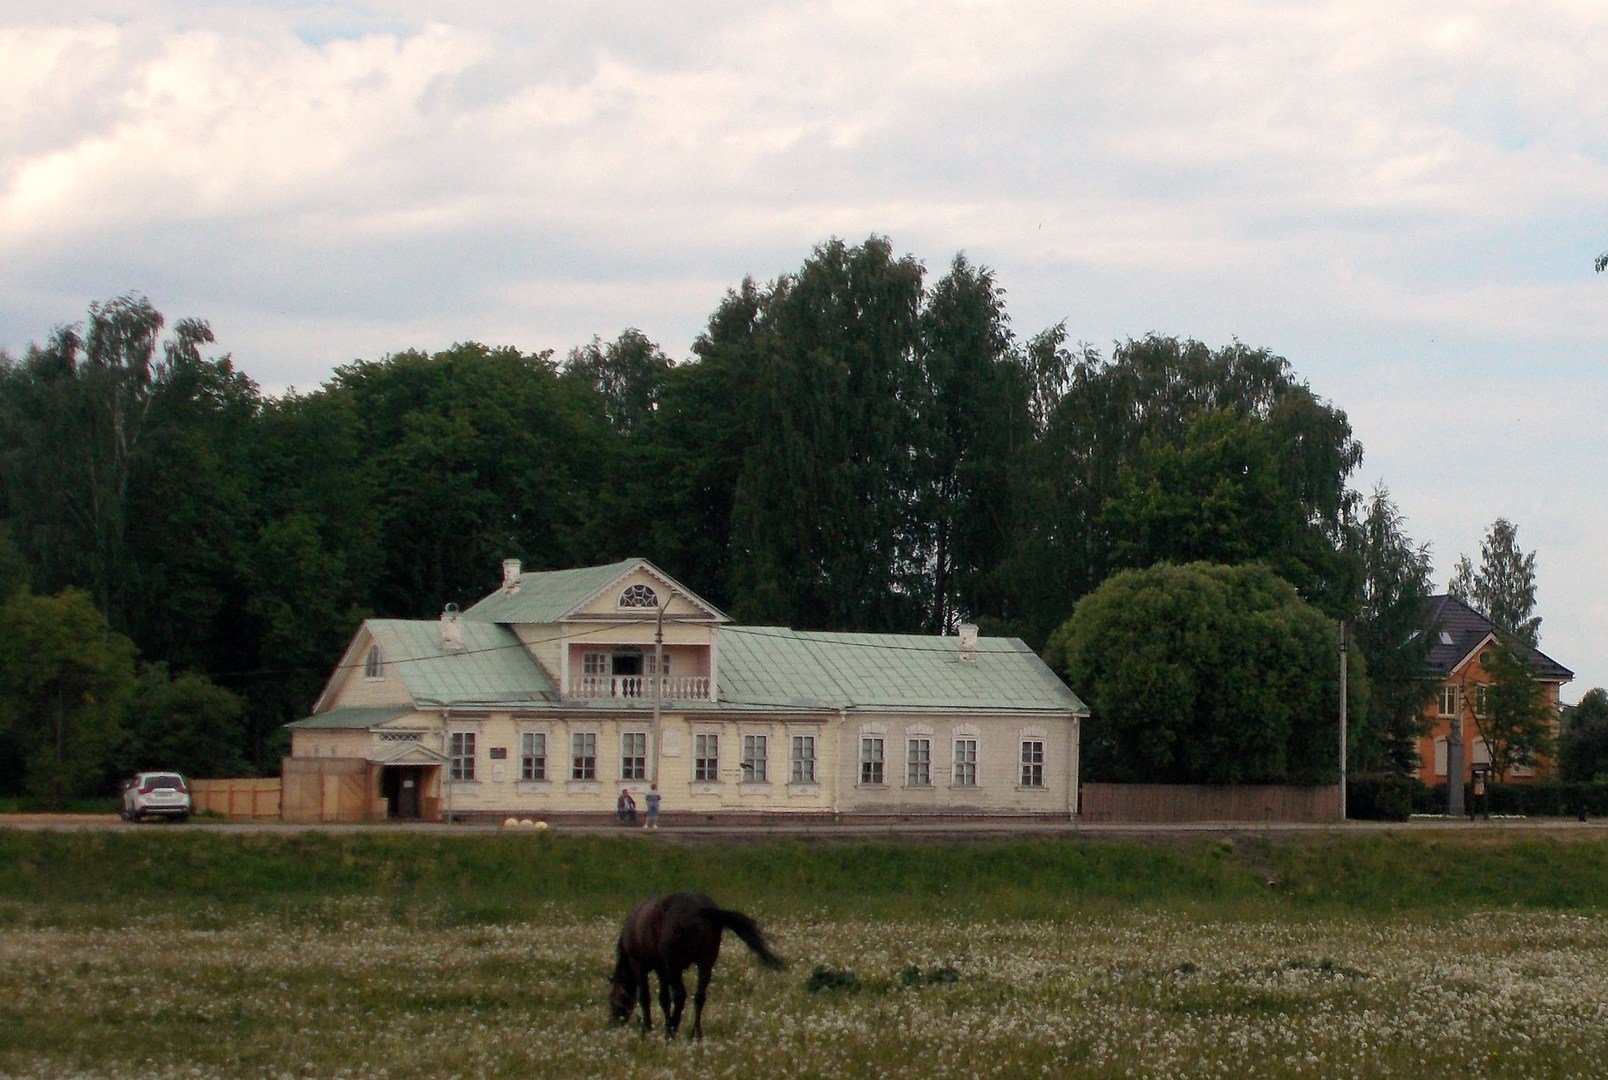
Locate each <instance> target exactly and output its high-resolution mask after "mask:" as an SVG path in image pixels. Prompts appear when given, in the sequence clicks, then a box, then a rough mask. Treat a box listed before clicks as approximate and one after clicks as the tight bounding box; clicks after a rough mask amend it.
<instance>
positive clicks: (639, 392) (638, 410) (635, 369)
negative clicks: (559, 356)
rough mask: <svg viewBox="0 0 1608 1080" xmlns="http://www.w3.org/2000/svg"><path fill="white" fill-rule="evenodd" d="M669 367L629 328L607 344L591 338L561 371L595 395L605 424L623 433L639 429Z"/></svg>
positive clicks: (654, 404)
mask: <svg viewBox="0 0 1608 1080" xmlns="http://www.w3.org/2000/svg"><path fill="white" fill-rule="evenodd" d="M671 366H672V365H671V363H670V359H669V357H667V356H665V354H664V353H663V352H662V351H660V349H659V347H658V346H657V345H655V344H654V343H653V342H652V341H650V340H649V339H648V336H647V335H646V334H644V333H643V332H642V331H640V330H638V329H636V328H635V327H630V328H629V329H627V330H626V331H625V332H624V333H622V334H621V335H620V336H619V338H617V339H616V340H614V341H611V342H609V343H608V344H607V345H605V344H604V343H603V342H602V340H601V339H599V338H596V337H594V338H592V341H591V343H590V344H589V345H583V346H581V347H579V348H575V349H571V350H570V354H569V359H568V361H567V362H566V363H565V372H566V374H567V375H568V376H569V377H571V378H574V379H578V380H580V382H581V383H582V384H583V385H585V386H587V387H588V388H589V389H591V390H592V391H593V392H594V393H596V394H597V395H598V396H599V397H600V398H601V399H602V401H603V413H604V415H605V416H606V417H608V421H609V424H610V425H611V426H612V427H613V428H614V429H615V430H616V431H619V432H621V433H626V432H631V431H635V430H636V429H637V428H639V427H641V426H642V425H643V423H645V422H646V421H647V418H648V416H649V414H651V413H652V412H653V411H654V409H655V408H657V406H658V403H659V395H660V394H661V392H662V391H663V388H664V381H665V376H666V375H667V374H668V373H669V371H670V368H671Z"/></svg>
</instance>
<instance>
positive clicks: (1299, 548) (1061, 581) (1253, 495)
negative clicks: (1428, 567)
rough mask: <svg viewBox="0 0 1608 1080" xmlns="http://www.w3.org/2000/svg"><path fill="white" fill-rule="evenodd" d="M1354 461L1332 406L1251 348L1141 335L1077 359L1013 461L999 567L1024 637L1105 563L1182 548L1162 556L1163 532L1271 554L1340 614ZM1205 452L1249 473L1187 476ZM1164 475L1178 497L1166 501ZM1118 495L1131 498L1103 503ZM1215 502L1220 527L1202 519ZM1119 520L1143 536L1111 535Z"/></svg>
mask: <svg viewBox="0 0 1608 1080" xmlns="http://www.w3.org/2000/svg"><path fill="white" fill-rule="evenodd" d="M1208 417H1210V419H1208ZM1270 454H1271V456H1272V457H1273V459H1274V460H1273V463H1272V464H1271V465H1269V464H1268V463H1267V459H1268V457H1269V455H1270ZM1361 454H1362V451H1361V448H1360V447H1359V446H1358V445H1357V443H1356V440H1355V439H1353V438H1352V435H1351V428H1350V425H1349V422H1348V421H1347V419H1346V416H1345V413H1344V412H1341V411H1340V410H1338V409H1336V408H1334V407H1333V406H1331V405H1328V404H1325V403H1323V402H1321V401H1319V400H1318V399H1317V398H1316V397H1315V396H1314V395H1313V394H1312V392H1311V391H1310V390H1309V389H1308V388H1307V387H1306V386H1305V385H1304V384H1302V383H1300V382H1298V381H1297V380H1296V379H1295V378H1294V377H1293V375H1292V374H1291V372H1290V366H1289V363H1288V361H1286V360H1285V359H1284V358H1282V357H1279V356H1275V355H1273V354H1272V353H1270V352H1268V351H1267V350H1265V349H1253V348H1249V347H1247V346H1244V345H1241V344H1238V343H1235V344H1233V345H1230V346H1227V347H1225V348H1222V349H1217V350H1213V349H1210V348H1208V347H1207V346H1205V345H1203V344H1201V343H1200V342H1197V341H1180V340H1178V339H1176V338H1163V337H1148V338H1144V339H1141V340H1138V341H1128V342H1125V343H1123V344H1122V345H1120V346H1118V347H1117V349H1116V350H1115V352H1114V353H1113V355H1112V357H1111V359H1110V360H1109V361H1103V360H1101V359H1100V357H1099V356H1098V354H1095V353H1093V352H1092V351H1090V352H1087V353H1086V354H1085V355H1084V357H1083V358H1082V359H1080V360H1079V361H1078V362H1077V363H1076V364H1075V365H1074V366H1073V369H1072V373H1071V381H1070V384H1069V386H1068V388H1067V392H1066V394H1065V395H1064V396H1063V397H1062V399H1061V402H1060V404H1059V405H1058V406H1057V407H1056V409H1055V411H1054V413H1053V415H1052V416H1051V418H1050V422H1049V425H1048V428H1047V429H1046V431H1045V433H1044V435H1043V437H1042V438H1041V439H1039V440H1038V441H1037V443H1036V444H1035V445H1034V447H1033V449H1032V451H1031V453H1030V455H1029V458H1028V460H1027V462H1026V464H1025V465H1024V472H1025V473H1026V475H1027V476H1028V478H1029V479H1028V480H1027V482H1026V483H1025V484H1024V485H1023V491H1022V495H1021V497H1020V501H1019V503H1018V505H1019V507H1020V509H1019V510H1018V512H1017V513H1016V514H1015V516H1014V517H1015V524H1016V531H1015V537H1014V541H1013V544H1012V550H1011V555H1010V558H1009V560H1008V563H1007V570H1006V573H1005V575H1004V577H1005V578H1006V579H1008V581H1009V593H1010V598H1011V604H1012V607H1013V610H1014V611H1015V612H1016V613H1018V616H1019V619H1020V623H1021V626H1022V630H1023V633H1024V634H1025V635H1026V636H1027V637H1029V638H1030V639H1032V640H1043V639H1044V638H1045V637H1046V636H1047V634H1048V633H1049V631H1050V629H1052V628H1053V627H1054V626H1056V625H1058V624H1059V623H1060V622H1061V621H1062V620H1063V619H1064V618H1065V617H1066V612H1067V611H1069V610H1071V608H1072V605H1073V604H1075V603H1076V602H1077V600H1078V598H1079V597H1081V596H1083V595H1085V594H1086V593H1088V592H1089V591H1090V590H1092V589H1093V588H1094V587H1095V586H1096V585H1098V584H1099V583H1100V582H1101V581H1102V580H1103V579H1104V578H1105V577H1106V575H1108V574H1109V573H1110V572H1111V571H1112V570H1113V569H1115V568H1119V567H1121V566H1125V565H1126V566H1137V565H1141V564H1143V563H1144V562H1146V561H1148V560H1152V559H1156V558H1185V557H1188V556H1187V555H1180V554H1174V552H1173V550H1172V549H1171V533H1172V532H1173V531H1175V530H1178V529H1182V530H1184V531H1185V539H1186V540H1188V542H1189V543H1191V544H1194V545H1195V546H1196V549H1197V550H1199V551H1200V552H1201V553H1202V554H1203V555H1205V554H1208V553H1210V556H1209V557H1212V558H1220V557H1222V556H1224V555H1225V554H1226V555H1228V556H1229V557H1233V558H1236V559H1238V558H1241V557H1244V556H1245V555H1253V556H1254V557H1256V558H1259V559H1266V560H1269V561H1272V562H1273V563H1274V564H1275V565H1278V566H1279V567H1280V568H1281V569H1282V570H1284V571H1285V572H1288V573H1290V574H1291V576H1292V577H1293V578H1295V579H1297V580H1296V584H1297V586H1298V587H1299V588H1301V589H1302V591H1303V595H1304V596H1306V597H1307V598H1308V599H1309V600H1312V601H1314V602H1316V603H1318V604H1320V606H1322V607H1323V608H1324V609H1325V610H1327V611H1328V612H1329V613H1330V614H1331V615H1334V616H1336V617H1338V616H1340V615H1342V614H1348V613H1349V610H1350V608H1351V607H1352V606H1353V604H1354V599H1355V581H1354V570H1353V569H1352V568H1350V567H1349V566H1348V565H1347V563H1346V560H1345V559H1344V558H1342V557H1340V555H1339V554H1338V551H1339V548H1340V546H1341V544H1342V542H1343V538H1344V534H1345V525H1346V522H1347V520H1348V518H1349V516H1350V515H1351V513H1352V502H1353V497H1352V496H1351V494H1350V493H1349V491H1348V489H1347V488H1346V479H1347V477H1348V476H1349V475H1350V474H1351V472H1352V471H1353V470H1354V469H1355V468H1356V466H1357V464H1358V462H1359V461H1360V460H1361ZM1213 461H1216V462H1219V463H1223V464H1225V465H1226V464H1229V463H1234V464H1237V466H1238V467H1239V468H1241V469H1242V470H1243V469H1246V468H1249V466H1250V465H1251V463H1252V462H1256V463H1257V470H1258V471H1257V474H1256V475H1249V474H1247V473H1244V472H1243V471H1242V473H1241V475H1240V476H1238V477H1235V478H1225V479H1226V483H1222V484H1220V483H1219V482H1218V478H1214V477H1212V476H1210V475H1207V474H1205V473H1204V472H1202V470H1203V469H1205V468H1206V467H1207V466H1208V465H1209V464H1210V463H1211V462H1213ZM1163 478H1178V479H1182V480H1185V481H1187V483H1186V490H1185V491H1184V492H1183V493H1182V494H1181V495H1178V496H1174V495H1173V494H1172V493H1170V492H1168V491H1166V490H1164V489H1163V488H1162V487H1158V486H1157V485H1160V484H1161V483H1162V481H1163ZM1152 488H1155V490H1152ZM1128 498H1137V499H1138V500H1139V502H1138V504H1137V505H1135V506H1133V507H1130V508H1126V509H1124V508H1120V507H1117V506H1116V505H1115V504H1117V503H1119V502H1121V501H1122V500H1124V499H1128ZM1216 508H1226V509H1229V510H1231V511H1232V515H1233V518H1234V521H1235V522H1236V525H1235V527H1234V528H1218V527H1216V526H1214V525H1213V523H1212V521H1211V513H1212V511H1213V510H1214V509H1216ZM1130 525H1142V526H1143V527H1145V528H1146V529H1148V530H1149V535H1148V536H1147V537H1140V538H1138V539H1137V540H1136V539H1134V538H1132V537H1130V536H1128V535H1126V534H1125V533H1124V532H1122V531H1120V530H1123V529H1125V528H1127V527H1128V526H1130ZM1267 526H1271V527H1273V531H1272V532H1271V533H1269V534H1268V535H1266V536H1264V535H1261V530H1262V529H1263V528H1264V527H1267Z"/></svg>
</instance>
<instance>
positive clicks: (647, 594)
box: [614, 581, 659, 611]
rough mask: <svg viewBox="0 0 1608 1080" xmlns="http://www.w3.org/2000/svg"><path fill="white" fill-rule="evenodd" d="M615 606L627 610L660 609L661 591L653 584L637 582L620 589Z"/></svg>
mask: <svg viewBox="0 0 1608 1080" xmlns="http://www.w3.org/2000/svg"><path fill="white" fill-rule="evenodd" d="M614 603H615V606H616V607H619V608H623V609H625V610H627V611H657V610H659V591H658V590H657V589H655V588H654V587H653V586H652V585H647V584H644V583H643V582H640V581H638V582H636V583H634V584H631V585H627V586H626V587H625V588H623V589H621V590H620V596H619V599H617V600H616V601H615V602H614Z"/></svg>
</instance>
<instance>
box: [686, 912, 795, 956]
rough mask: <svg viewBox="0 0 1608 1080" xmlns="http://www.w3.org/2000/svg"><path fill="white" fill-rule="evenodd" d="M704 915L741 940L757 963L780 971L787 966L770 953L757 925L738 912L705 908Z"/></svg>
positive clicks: (768, 946)
mask: <svg viewBox="0 0 1608 1080" xmlns="http://www.w3.org/2000/svg"><path fill="white" fill-rule="evenodd" d="M703 913H704V915H705V916H706V917H707V918H708V919H709V920H710V921H711V922H713V923H714V924H715V925H716V926H718V927H720V928H721V929H722V930H730V931H731V932H732V933H734V934H736V935H737V936H738V937H740V938H742V939H743V944H744V945H747V946H748V947H749V948H750V949H752V950H753V952H754V955H755V956H757V957H759V962H760V963H762V964H764V965H765V966H766V967H768V968H770V969H772V970H774V971H780V970H781V969H782V968H784V967H786V966H787V961H786V960H783V959H782V958H781V957H780V956H777V955H776V954H775V953H773V952H771V947H770V945H769V944H767V943H766V941H765V935H764V934H763V933H761V932H760V929H759V924H758V923H756V922H755V921H754V920H753V919H750V918H749V917H748V916H747V915H744V914H743V913H742V912H740V911H728V910H727V909H725V908H717V907H707V908H704V909H703Z"/></svg>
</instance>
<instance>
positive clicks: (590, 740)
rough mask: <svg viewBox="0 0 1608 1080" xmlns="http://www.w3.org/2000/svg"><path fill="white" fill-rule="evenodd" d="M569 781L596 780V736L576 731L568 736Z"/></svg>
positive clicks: (588, 732) (592, 733)
mask: <svg viewBox="0 0 1608 1080" xmlns="http://www.w3.org/2000/svg"><path fill="white" fill-rule="evenodd" d="M570 779H571V780H596V779H597V735H596V734H595V733H594V732H590V731H577V732H575V733H574V734H573V735H571V736H570Z"/></svg>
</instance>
